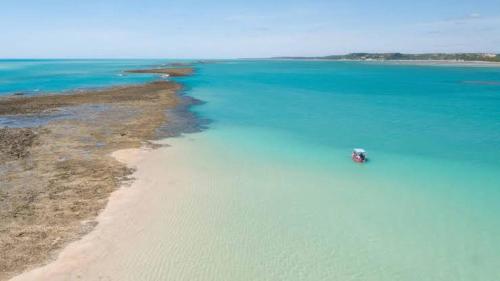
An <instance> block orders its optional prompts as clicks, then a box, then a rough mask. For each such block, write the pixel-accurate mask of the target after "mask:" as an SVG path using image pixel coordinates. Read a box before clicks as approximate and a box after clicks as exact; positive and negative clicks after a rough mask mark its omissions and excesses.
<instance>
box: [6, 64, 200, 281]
mask: <svg viewBox="0 0 500 281" xmlns="http://www.w3.org/2000/svg"><path fill="white" fill-rule="evenodd" d="M169 71H171V69H169V70H168V71H167V72H169ZM183 71H186V70H185V69H184V70H181V71H178V70H175V73H177V74H176V75H181V74H180V73H183ZM189 72H191V70H190V71H189ZM181 88H182V87H181V85H180V84H178V83H175V82H169V81H158V82H152V83H147V84H143V85H132V86H120V87H112V88H105V89H99V90H88V91H85V90H84V91H73V92H68V93H63V94H46V95H37V96H10V97H5V98H2V99H1V100H0V118H3V119H2V120H3V121H5V120H10V122H17V123H20V124H25V125H26V124H27V125H26V126H25V127H23V128H15V127H6V128H2V129H0V160H1V161H0V163H1V164H0V180H1V183H2V188H1V190H0V203H1V205H0V218H1V220H2V225H1V226H0V252H1V254H0V256H1V258H0V280H5V279H7V278H9V277H12V276H13V275H15V274H16V273H20V272H22V271H24V270H26V269H30V268H33V267H36V266H39V265H42V264H44V263H46V262H47V261H49V260H51V259H53V258H54V257H56V256H57V253H58V251H59V250H60V249H61V248H63V247H64V246H65V245H67V244H68V243H69V242H71V241H75V240H77V239H79V238H80V237H82V236H83V235H85V234H87V233H89V232H90V231H91V230H92V229H93V228H94V227H95V226H96V224H97V223H96V221H95V220H94V219H95V217H96V216H97V215H98V214H99V213H100V211H101V210H102V209H103V208H104V207H105V206H106V204H107V202H108V200H107V199H108V196H109V195H110V194H111V193H112V192H113V191H115V190H116V189H118V188H119V187H120V186H122V185H127V184H128V183H130V182H131V179H132V178H131V177H130V175H131V173H132V172H133V168H131V167H129V166H127V165H126V164H124V163H121V162H119V161H117V160H116V159H115V158H113V157H111V153H113V152H114V151H117V150H122V149H130V148H139V147H144V146H146V147H150V148H153V147H158V146H159V145H157V144H153V143H151V142H149V140H153V139H157V138H161V137H166V136H169V135H175V134H178V133H179V131H181V130H182V129H183V128H182V127H183V125H182V120H177V119H178V118H177V116H176V114H174V113H170V114H167V113H166V112H167V110H170V111H172V110H178V109H177V108H179V107H181V108H186V107H188V106H189V105H190V104H191V103H192V102H194V100H191V99H187V98H184V97H181V96H179V91H180V90H181ZM180 111H182V109H181V110H180ZM179 118H181V119H182V118H189V116H186V115H183V116H181V117H179ZM4 119H5V120H4ZM19 120H21V121H22V122H21V121H19ZM39 120H46V122H44V123H37V122H38V121H39ZM169 121H171V122H174V123H175V126H176V127H175V129H169V130H163V129H162V128H163V127H165V124H168V123H169ZM23 122H24V123H23ZM30 122H31V123H30ZM186 122H188V123H192V121H186ZM30 124H31V125H30Z"/></svg>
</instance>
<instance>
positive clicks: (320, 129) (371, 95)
mask: <svg viewBox="0 0 500 281" xmlns="http://www.w3.org/2000/svg"><path fill="white" fill-rule="evenodd" d="M9 63H10V64H11V65H15V64H18V63H20V64H23V63H26V62H9ZM30 63H32V62H30ZM41 63H42V64H43V63H46V62H41ZM50 63H51V64H53V63H54V62H50ZM57 63H59V62H57ZM57 63H55V64H57ZM108 63H110V64H109V65H108ZM149 63H151V62H144V61H136V62H120V61H119V62H99V63H98V64H96V63H94V62H85V63H84V64H85V65H87V64H88V65H87V67H88V68H89V69H91V71H90V73H91V74H88V75H90V76H91V77H93V78H86V77H88V76H82V77H80V78H71V79H73V80H71V79H70V80H65V78H64V79H63V80H61V81H59V80H58V79H59V78H58V77H59V76H57V77H56V76H51V75H49V76H50V77H51V79H55V80H56V81H59V82H54V83H56V84H57V85H59V86H58V87H55V86H54V89H67V88H72V87H82V85H83V86H89V87H99V86H103V85H108V84H110V83H111V84H112V83H120V80H119V79H121V78H119V79H118V78H115V76H113V75H112V73H117V71H118V69H119V68H120V67H122V66H124V65H126V66H127V67H129V66H130V67H132V66H134V65H136V64H137V65H144V64H149ZM34 64H35V65H36V63H34ZM65 64H66V66H60V67H61V69H60V71H61V72H62V73H65V71H64V69H65V67H68V68H69V69H70V71H68V73H69V72H72V71H73V70H75V69H76V70H75V71H77V70H78V69H79V67H78V65H77V64H74V63H71V62H65ZM99 64H100V65H99ZM1 65H2V64H1V63H0V68H1ZM7 65H8V64H7ZM9 67H10V66H9V65H8V66H7V67H5V64H4V70H3V71H4V72H3V73H6V72H7V73H10V74H9V75H11V76H12V77H13V78H12V77H11V78H10V79H11V80H16V79H18V80H17V81H21V83H20V85H17V86H16V87H18V88H19V89H23V90H29V89H30V88H29V87H31V86H33V85H34V84H37V85H39V86H38V87H42V86H40V84H38V83H40V82H36V83H35V82H33V81H31V80H30V79H31V78H30V79H26V78H22V77H20V76H19V75H16V74H12V73H11V72H10V71H9V70H8V68H9ZM32 67H33V66H29V67H27V68H28V69H31V70H30V71H33V73H37V74H33V77H39V76H40V75H43V72H44V71H43V70H42V71H41V72H38V70H36V69H33V68H32ZM101 68H102V69H104V70H102V71H103V72H102V73H104V74H100V73H101V72H99V71H101V70H100V69H101ZM42 69H43V68H42ZM92 69H94V70H96V69H98V72H96V73H94V72H93V71H92ZM96 71H97V70H96ZM19 73H21V70H19ZM2 75H3V74H1V73H0V80H1V81H4V80H2V79H4V78H3V76H2ZM30 77H31V76H30ZM62 77H66V75H62ZM111 77H113V78H111ZM101 79H102V80H101ZM131 79H132V78H131ZM134 79H135V78H134ZM137 79H139V78H137ZM144 79H151V77H146V78H144ZM35 80H36V79H35ZM139 80H140V79H139ZM179 80H180V81H182V82H184V83H185V84H186V86H187V90H188V93H189V94H190V95H192V96H194V97H196V98H199V99H202V100H204V101H206V104H204V105H203V106H199V107H195V108H194V109H193V110H194V111H196V112H197V113H198V114H199V115H200V116H202V117H205V118H209V119H211V120H212V123H211V124H210V129H208V130H206V131H204V132H202V133H199V134H197V135H196V137H194V140H193V147H194V148H190V149H189V151H190V153H192V155H188V156H186V159H187V160H186V159H183V158H179V160H178V161H179V163H178V166H179V167H182V166H183V165H190V166H192V168H193V169H194V171H195V175H194V176H193V179H192V180H193V181H194V182H195V183H196V184H192V185H190V188H191V189H192V190H191V191H192V192H191V193H190V196H188V198H185V197H182V202H181V203H179V205H180V206H179V207H177V206H176V207H175V208H173V209H174V210H175V211H176V217H175V218H180V219H178V220H175V221H176V222H177V221H178V224H179V225H176V227H177V228H175V230H176V231H175V232H172V230H171V228H170V227H166V229H168V231H167V230H165V236H160V238H161V237H164V239H166V240H168V241H170V243H172V242H171V241H175V243H173V245H170V244H168V243H169V242H168V241H165V243H162V242H161V241H158V243H155V244H154V245H152V244H150V245H149V246H150V247H151V249H150V251H145V253H147V255H146V254H145V255H144V257H142V256H140V255H138V257H134V258H133V259H131V260H134V262H131V263H130V264H127V268H136V267H134V265H140V266H137V270H136V271H135V272H136V274H139V273H138V272H142V271H144V270H147V271H148V272H149V273H148V274H149V275H146V273H144V274H145V275H142V277H144V276H148V278H145V279H150V280H158V279H159V278H166V277H168V276H170V277H173V279H172V280H374V281H382V280H409V281H410V280H412V281H413V280H454V281H455V280H500V266H499V265H500V220H499V219H498V214H499V213H500V160H499V159H500V86H498V85H495V83H483V82H488V81H489V82H491V81H500V68H478V67H458V66H457V67H444V66H411V65H385V64H374V63H370V64H369V63H356V62H321V61H316V62H303V61H226V62H220V63H216V64H201V65H197V72H196V75H194V76H191V77H187V78H182V79H179ZM68 81H69V82H68ZM127 82H134V81H132V80H128V81H127ZM5 85H7V86H5ZM13 87H14V86H12V84H8V83H7V84H5V83H3V82H0V92H12V91H13V90H12V89H13ZM16 91H17V89H16ZM173 145H174V146H175V142H174V144H173ZM353 147H363V148H365V149H366V150H367V151H368V154H369V157H370V161H369V162H368V163H367V164H365V165H359V164H355V163H353V162H352V161H351V159H350V152H351V149H352V148H353ZM184 162H186V163H184ZM172 204H174V203H172ZM159 221H161V220H159ZM165 221H167V219H165ZM171 221H174V220H171ZM159 223H161V222H159ZM168 226H171V225H168ZM162 233H163V232H162ZM175 239H179V240H178V241H177V240H175ZM137 243H138V244H140V243H141V241H138V242H137ZM144 243H146V242H144ZM146 244H147V243H146ZM163 244H165V245H169V247H172V249H174V250H175V252H174V254H172V252H168V249H167V247H166V246H164V245H163ZM144 247H147V246H146V245H144ZM160 249H162V250H165V249H167V250H165V251H167V253H166V254H165V256H163V257H161V258H157V257H158V255H155V254H154V252H155V251H157V252H161V253H163V252H162V250H160ZM169 249H170V248H169ZM137 259H144V260H142V261H141V262H137ZM179 264H181V265H182V266H179ZM141 270H142V271H141ZM128 273H130V272H128ZM128 273H127V274H128ZM141 274H142V273H141ZM155 274H156V275H155ZM135 277H137V278H139V277H141V276H139V275H137V276H135ZM166 280H168V278H167V279H166Z"/></svg>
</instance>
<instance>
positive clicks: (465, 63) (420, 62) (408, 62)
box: [262, 58, 500, 67]
mask: <svg viewBox="0 0 500 281" xmlns="http://www.w3.org/2000/svg"><path fill="white" fill-rule="evenodd" d="M262 60H278V61H280V60H281V61H324V62H363V63H373V64H376V63H379V64H401V65H430V66H471V67H500V62H492V61H457V60H363V59H326V58H267V59H262Z"/></svg>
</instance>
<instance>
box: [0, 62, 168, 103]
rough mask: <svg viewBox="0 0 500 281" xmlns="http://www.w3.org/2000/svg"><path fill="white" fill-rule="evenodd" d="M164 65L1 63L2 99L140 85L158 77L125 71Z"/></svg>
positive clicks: (159, 63) (142, 63)
mask: <svg viewBox="0 0 500 281" xmlns="http://www.w3.org/2000/svg"><path fill="white" fill-rule="evenodd" d="M165 63H167V62H166V61H165V60H39V59H36V60H12V59H11V60H2V59H0V96H1V95H8V94H12V93H16V92H17V93H30V94H33V93H35V94H36V93H38V92H40V93H43V92H49V91H50V92H52V91H65V90H73V89H84V88H95V87H106V86H115V85H122V84H133V83H141V82H146V81H151V79H154V77H155V76H154V75H148V74H140V75H137V74H134V75H127V74H126V73H123V71H124V70H128V69H136V68H144V67H153V66H154V67H156V66H159V65H162V64H165Z"/></svg>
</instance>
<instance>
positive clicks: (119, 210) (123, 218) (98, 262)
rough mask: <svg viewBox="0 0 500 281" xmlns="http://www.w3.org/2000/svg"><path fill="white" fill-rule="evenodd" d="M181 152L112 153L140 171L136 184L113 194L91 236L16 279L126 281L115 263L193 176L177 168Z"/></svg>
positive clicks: (129, 151) (174, 148) (137, 150)
mask: <svg viewBox="0 0 500 281" xmlns="http://www.w3.org/2000/svg"><path fill="white" fill-rule="evenodd" d="M183 141H187V139H184V140H183ZM179 148H180V147H179ZM179 153H186V151H183V150H182V148H181V149H177V147H176V146H170V147H164V148H160V149H157V150H147V149H130V150H121V151H118V152H116V153H114V155H113V156H115V157H116V158H117V159H118V160H120V161H122V162H124V163H127V164H128V165H129V166H130V167H136V168H138V170H137V172H136V173H135V174H134V177H135V178H136V180H135V181H134V182H133V184H132V185H131V186H124V187H122V188H120V189H119V190H117V191H115V192H114V193H113V194H112V195H111V196H110V198H109V203H108V205H107V207H106V208H105V210H103V212H102V213H101V214H100V215H99V217H98V219H97V221H98V222H99V224H98V225H97V227H96V228H95V229H94V230H93V231H92V232H91V233H90V234H88V235H86V236H85V237H83V238H82V239H81V240H79V241H76V242H73V243H71V244H70V245H68V246H67V247H66V248H64V249H63V250H62V251H61V253H60V254H59V256H58V258H57V259H56V260H55V261H54V262H52V263H50V264H48V265H46V266H43V267H40V268H37V269H34V270H32V271H29V272H26V273H23V274H21V275H19V276H17V277H14V278H13V279H12V280H13V281H14V280H15V281H20V280H54V281H56V280H123V279H122V278H116V277H117V276H120V275H121V274H122V273H123V271H122V269H120V268H117V263H118V264H120V262H119V261H118V260H117V259H119V258H120V257H121V256H124V255H127V253H128V251H129V250H130V249H133V246H134V244H135V241H137V240H144V239H145V238H144V237H143V236H144V234H145V229H148V228H151V226H152V225H153V224H154V221H155V219H157V218H161V215H160V216H159V215H158V213H159V212H160V213H161V212H169V211H171V210H170V208H169V207H168V204H169V203H171V202H172V201H175V200H178V199H179V197H180V196H182V188H179V189H177V188H176V187H177V186H178V183H181V182H182V181H183V179H188V178H189V175H185V174H183V172H182V171H181V170H180V169H176V168H175V166H176V161H175V159H176V158H178V156H179ZM171 206H172V208H174V207H175V204H172V205H171ZM172 225H173V224H172ZM119 266H123V265H119ZM104 269H105V270H104ZM132 280H134V278H132Z"/></svg>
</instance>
